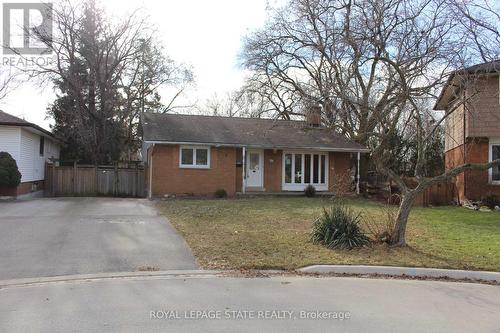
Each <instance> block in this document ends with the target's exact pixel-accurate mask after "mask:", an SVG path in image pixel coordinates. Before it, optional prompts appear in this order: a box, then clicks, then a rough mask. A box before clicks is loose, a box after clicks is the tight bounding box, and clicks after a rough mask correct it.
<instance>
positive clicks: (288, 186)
mask: <svg viewBox="0 0 500 333" xmlns="http://www.w3.org/2000/svg"><path fill="white" fill-rule="evenodd" d="M288 154H291V155H292V179H291V181H292V182H291V183H285V177H286V175H285V156H286V155H288ZM296 154H301V155H302V159H301V160H302V166H301V170H302V175H301V177H302V179H301V183H295V155H296ZM304 155H311V162H310V163H311V168H310V171H311V175H310V180H311V182H310V183H304V179H305V177H304V170H305V168H304V163H305V157H304ZM313 155H320V157H319V161H318V164H319V173H318V181H321V173H322V169H321V155H324V156H325V171H326V173H325V183H324V184H321V183H313V182H312V181H313V160H314V158H313ZM328 156H329V153H328V152H321V151H307V150H306V151H300V150H299V151H293V150H288V151H287V150H285V151H283V154H282V160H281V164H282V170H281V174H282V177H281V189H282V190H283V191H304V190H305V188H306V187H307V185H309V184H310V185H312V186H314V188H315V189H316V191H328V182H329V179H328V175H329V173H330V172H329V170H330V169H329V166H328V162H329V161H328V160H329V158H328Z"/></svg>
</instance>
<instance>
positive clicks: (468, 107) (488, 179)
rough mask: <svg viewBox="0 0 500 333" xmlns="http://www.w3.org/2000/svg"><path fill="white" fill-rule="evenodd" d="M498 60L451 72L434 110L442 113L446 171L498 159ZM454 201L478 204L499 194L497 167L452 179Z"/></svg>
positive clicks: (499, 141) (499, 115) (499, 69)
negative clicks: (455, 199)
mask: <svg viewBox="0 0 500 333" xmlns="http://www.w3.org/2000/svg"><path fill="white" fill-rule="evenodd" d="M499 74H500V60H497V61H492V62H488V63H483V64H479V65H475V66H472V67H469V68H465V69H462V70H459V71H456V72H454V73H453V74H452V75H450V77H449V79H448V82H447V84H446V86H445V87H444V88H443V90H442V92H441V95H440V96H439V98H438V100H437V102H436V105H435V107H434V109H435V110H444V111H445V114H446V115H447V118H445V167H446V169H447V170H449V169H452V168H454V167H456V166H458V165H461V164H464V163H487V162H491V161H492V160H495V159H498V158H500V76H499ZM454 184H455V187H456V191H457V193H456V197H458V199H459V201H463V200H465V199H469V200H479V199H481V197H482V196H483V195H485V194H486V193H488V192H493V193H498V194H500V167H495V168H492V169H489V170H487V171H472V170H470V171H467V172H465V173H463V174H461V175H459V176H458V177H456V178H455V180H454Z"/></svg>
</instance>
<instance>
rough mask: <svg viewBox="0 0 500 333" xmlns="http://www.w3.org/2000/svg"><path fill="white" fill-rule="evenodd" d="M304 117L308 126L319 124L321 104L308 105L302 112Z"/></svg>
mask: <svg viewBox="0 0 500 333" xmlns="http://www.w3.org/2000/svg"><path fill="white" fill-rule="evenodd" d="M304 118H305V120H306V123H307V124H308V125H309V126H312V127H319V126H321V106H319V105H314V106H310V107H308V108H307V109H306V110H305V112H304Z"/></svg>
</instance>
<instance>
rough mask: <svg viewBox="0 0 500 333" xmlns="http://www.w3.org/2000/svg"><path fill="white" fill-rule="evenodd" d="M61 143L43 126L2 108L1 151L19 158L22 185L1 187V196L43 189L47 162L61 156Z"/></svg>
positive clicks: (0, 125)
mask: <svg viewBox="0 0 500 333" xmlns="http://www.w3.org/2000/svg"><path fill="white" fill-rule="evenodd" d="M60 144H61V142H60V141H59V140H58V139H56V138H55V137H54V135H53V134H52V133H50V132H49V131H47V130H45V129H43V128H41V127H40V126H38V125H36V124H33V123H30V122H27V121H26V120H23V119H21V118H18V117H15V116H13V115H10V114H8V113H5V112H3V111H0V151H4V152H7V153H9V154H10V155H11V156H12V157H13V158H14V159H15V160H16V164H17V167H18V169H19V172H20V173H21V184H19V186H17V188H0V196H18V195H24V194H29V193H31V192H38V191H41V190H43V188H44V180H45V163H46V162H48V161H49V159H50V158H55V159H58V158H59V150H60ZM40 193H41V192H40Z"/></svg>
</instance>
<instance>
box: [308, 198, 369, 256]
mask: <svg viewBox="0 0 500 333" xmlns="http://www.w3.org/2000/svg"><path fill="white" fill-rule="evenodd" d="M360 221H361V214H360V213H355V212H354V211H352V210H351V209H350V208H349V207H347V206H346V205H345V204H342V203H334V204H333V205H332V206H331V207H330V208H329V209H326V208H324V209H323V214H322V215H321V216H320V217H319V218H318V219H316V220H315V221H314V223H313V227H312V232H311V240H312V242H313V243H314V244H321V245H323V246H325V247H327V248H329V249H347V250H350V249H353V248H356V247H361V246H364V245H367V244H368V243H369V238H368V237H367V236H366V235H365V233H364V232H363V230H362V229H361V227H360Z"/></svg>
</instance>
